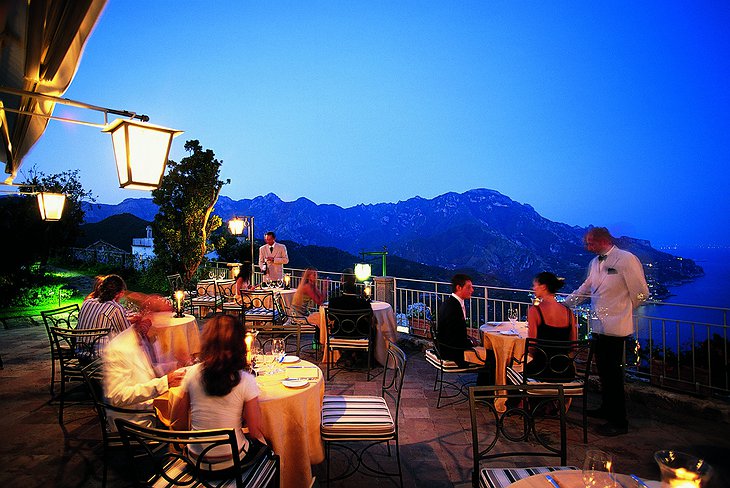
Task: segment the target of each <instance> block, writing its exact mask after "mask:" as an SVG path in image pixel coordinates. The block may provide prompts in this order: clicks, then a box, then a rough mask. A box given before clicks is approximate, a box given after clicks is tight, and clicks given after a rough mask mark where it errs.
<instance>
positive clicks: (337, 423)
mask: <svg viewBox="0 0 730 488" xmlns="http://www.w3.org/2000/svg"><path fill="white" fill-rule="evenodd" d="M320 430H321V433H322V438H323V439H324V440H333V439H350V440H353V439H382V438H392V437H394V436H395V423H394V422H393V417H392V416H391V415H390V409H389V408H388V404H387V403H386V402H385V400H384V399H383V398H381V397H378V396H350V395H325V396H324V400H323V401H322V425H321V428H320Z"/></svg>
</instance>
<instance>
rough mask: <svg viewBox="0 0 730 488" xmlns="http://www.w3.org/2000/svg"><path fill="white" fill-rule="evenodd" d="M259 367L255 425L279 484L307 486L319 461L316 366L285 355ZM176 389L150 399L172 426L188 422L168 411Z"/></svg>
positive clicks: (320, 388)
mask: <svg viewBox="0 0 730 488" xmlns="http://www.w3.org/2000/svg"><path fill="white" fill-rule="evenodd" d="M273 368H276V369H275V370H274V369H273ZM264 369H266V370H267V371H264ZM259 372H260V374H259V375H258V376H257V377H256V383H257V384H258V386H259V389H260V390H261V393H260V394H259V405H260V406H261V430H262V431H263V434H264V437H265V438H266V442H267V444H268V445H269V447H271V449H272V450H273V451H274V452H275V453H276V454H278V455H279V458H280V466H281V485H280V486H282V487H283V486H286V487H292V488H300V487H302V488H304V487H309V486H311V485H312V480H313V478H312V465H313V464H319V463H321V462H322V461H324V446H323V443H322V437H321V435H320V432H319V426H320V422H321V416H322V398H323V397H324V376H323V375H322V371H321V370H320V369H319V367H318V366H316V365H315V364H312V363H310V362H309V361H305V360H302V359H299V358H297V357H296V356H287V357H285V358H284V362H282V363H276V362H275V361H274V362H271V363H269V364H268V368H259ZM264 373H265V374H264ZM181 395H182V391H181V389H180V387H173V388H170V389H169V391H168V392H167V393H165V394H163V395H161V396H159V397H157V398H156V399H155V400H154V401H153V406H154V407H155V410H157V416H158V418H159V419H160V421H161V422H162V423H164V424H165V425H167V426H168V427H170V428H172V429H175V430H186V429H188V428H189V427H188V426H189V419H187V418H180V417H179V416H178V418H171V415H170V412H172V411H179V409H174V405H175V403H176V402H178V401H179V400H180V397H181Z"/></svg>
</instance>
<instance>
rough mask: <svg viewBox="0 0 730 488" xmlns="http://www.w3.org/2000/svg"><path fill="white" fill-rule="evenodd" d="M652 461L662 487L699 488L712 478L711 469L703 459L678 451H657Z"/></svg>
mask: <svg viewBox="0 0 730 488" xmlns="http://www.w3.org/2000/svg"><path fill="white" fill-rule="evenodd" d="M654 460H655V461H656V462H657V464H658V465H659V469H660V470H661V473H662V486H681V487H687V488H700V487H702V486H706V485H707V482H708V481H709V479H710V477H711V476H712V467H711V466H710V465H709V464H707V463H706V462H705V461H704V460H703V459H700V458H698V457H695V456H693V455H691V454H687V453H684V452H679V451H671V450H668V451H657V452H655V453H654Z"/></svg>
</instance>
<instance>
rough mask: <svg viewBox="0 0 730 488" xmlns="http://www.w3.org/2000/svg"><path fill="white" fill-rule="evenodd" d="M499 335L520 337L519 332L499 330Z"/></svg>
mask: <svg viewBox="0 0 730 488" xmlns="http://www.w3.org/2000/svg"><path fill="white" fill-rule="evenodd" d="M499 333H500V334H502V335H508V336H518V335H520V333H519V332H512V331H511V330H500V331H499Z"/></svg>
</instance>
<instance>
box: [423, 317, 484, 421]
mask: <svg viewBox="0 0 730 488" xmlns="http://www.w3.org/2000/svg"><path fill="white" fill-rule="evenodd" d="M429 326H430V327H429V329H430V331H431V340H432V341H433V347H431V348H429V349H426V362H428V364H430V365H431V366H433V367H434V368H436V379H435V380H434V382H433V390H434V391H436V389H437V388H438V391H439V396H438V400H437V401H436V408H441V407H446V406H448V405H458V404H460V403H463V402H465V401H467V398H468V397H467V390H466V388H468V387H469V386H470V383H461V384H457V383H456V382H455V381H447V380H445V379H444V375H446V374H457V375H458V374H464V373H477V372H478V371H479V370H480V369H481V368H482V366H479V365H468V366H460V365H459V364H457V363H456V362H455V361H451V360H449V359H443V358H442V356H441V351H443V350H444V349H445V348H447V347H448V346H445V345H443V344H440V343H439V341H438V340H437V339H436V338H437V337H438V336H437V331H436V323H435V322H434V321H433V320H431V321H429ZM444 385H445V386H446V387H447V388H451V389H452V390H456V391H455V392H453V393H449V394H444ZM452 398H456V400H453V401H450V402H448V403H445V404H443V405H441V400H450V399H452Z"/></svg>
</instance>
